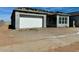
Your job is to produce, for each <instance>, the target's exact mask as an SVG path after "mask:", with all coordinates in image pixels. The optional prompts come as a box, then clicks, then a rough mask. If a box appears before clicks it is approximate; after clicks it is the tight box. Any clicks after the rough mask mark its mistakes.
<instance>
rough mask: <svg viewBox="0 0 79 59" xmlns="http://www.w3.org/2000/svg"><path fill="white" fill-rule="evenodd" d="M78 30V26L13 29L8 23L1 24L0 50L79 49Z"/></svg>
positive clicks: (45, 50) (40, 50) (42, 50)
mask: <svg viewBox="0 0 79 59" xmlns="http://www.w3.org/2000/svg"><path fill="white" fill-rule="evenodd" d="M78 31H79V29H78V28H41V29H25V30H11V29H8V25H3V26H0V51H1V52H2V51H3V52H8V51H9V52H53V51H79V32H78ZM76 42H77V43H76Z"/></svg>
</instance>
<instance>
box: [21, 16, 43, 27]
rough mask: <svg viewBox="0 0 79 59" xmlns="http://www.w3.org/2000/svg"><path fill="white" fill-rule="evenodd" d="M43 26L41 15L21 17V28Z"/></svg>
mask: <svg viewBox="0 0 79 59" xmlns="http://www.w3.org/2000/svg"><path fill="white" fill-rule="evenodd" d="M40 27H42V18H41V17H39V18H38V17H20V28H40Z"/></svg>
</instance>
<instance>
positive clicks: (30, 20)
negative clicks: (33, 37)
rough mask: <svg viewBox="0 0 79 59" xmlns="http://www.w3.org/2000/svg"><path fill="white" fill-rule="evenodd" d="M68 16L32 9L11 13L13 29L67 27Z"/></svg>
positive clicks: (18, 9) (22, 9) (20, 9)
mask: <svg viewBox="0 0 79 59" xmlns="http://www.w3.org/2000/svg"><path fill="white" fill-rule="evenodd" d="M69 16H70V15H69V14H65V13H55V12H48V11H45V10H39V9H34V8H21V7H20V8H16V9H15V10H13V12H12V16H11V27H12V28H13V29H25V28H46V27H69V26H70V25H69V23H70V21H69Z"/></svg>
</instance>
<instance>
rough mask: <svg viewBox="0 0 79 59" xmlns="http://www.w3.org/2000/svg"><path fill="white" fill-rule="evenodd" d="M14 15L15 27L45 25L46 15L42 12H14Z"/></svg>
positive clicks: (38, 26)
mask: <svg viewBox="0 0 79 59" xmlns="http://www.w3.org/2000/svg"><path fill="white" fill-rule="evenodd" d="M15 16H16V17H15V28H16V29H26V28H42V27H46V15H44V14H33V13H22V12H15ZM12 21H13V20H12Z"/></svg>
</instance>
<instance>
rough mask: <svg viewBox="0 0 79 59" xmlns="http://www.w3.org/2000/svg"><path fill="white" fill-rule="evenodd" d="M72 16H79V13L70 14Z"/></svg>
mask: <svg viewBox="0 0 79 59" xmlns="http://www.w3.org/2000/svg"><path fill="white" fill-rule="evenodd" d="M69 14H71V16H79V11H76V12H71V13H69Z"/></svg>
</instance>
